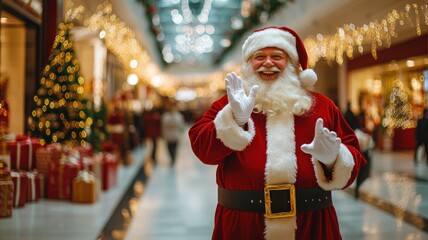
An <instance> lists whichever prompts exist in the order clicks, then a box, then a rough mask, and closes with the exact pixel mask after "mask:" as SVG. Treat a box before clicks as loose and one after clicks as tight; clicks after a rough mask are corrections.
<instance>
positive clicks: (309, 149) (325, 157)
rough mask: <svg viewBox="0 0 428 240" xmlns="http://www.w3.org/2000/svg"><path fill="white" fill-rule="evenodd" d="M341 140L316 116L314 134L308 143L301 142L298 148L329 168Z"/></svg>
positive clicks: (334, 158) (332, 163)
mask: <svg viewBox="0 0 428 240" xmlns="http://www.w3.org/2000/svg"><path fill="white" fill-rule="evenodd" d="M340 143H341V140H340V138H338V137H337V135H336V132H334V131H330V130H328V129H327V128H325V127H324V123H323V120H322V118H318V119H317V122H316V124H315V136H314V140H312V142H311V143H309V144H302V146H301V147H300V149H302V151H303V152H305V153H307V154H311V155H312V157H313V158H314V159H316V160H318V161H320V162H322V163H324V165H325V166H326V167H327V168H329V169H331V168H332V167H333V165H334V163H335V162H336V158H337V155H338V154H339V148H340Z"/></svg>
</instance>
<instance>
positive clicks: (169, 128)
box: [161, 103, 184, 165]
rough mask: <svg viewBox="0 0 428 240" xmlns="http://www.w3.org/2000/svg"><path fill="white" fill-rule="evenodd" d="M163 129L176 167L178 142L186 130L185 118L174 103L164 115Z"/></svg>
mask: <svg viewBox="0 0 428 240" xmlns="http://www.w3.org/2000/svg"><path fill="white" fill-rule="evenodd" d="M161 127H162V128H161V129H162V137H163V139H165V141H166V144H167V147H168V152H169V156H170V158H171V165H174V164H175V159H176V153H177V145H178V141H179V139H180V138H181V135H182V134H183V130H184V117H183V115H182V114H181V113H180V112H179V111H178V110H177V107H176V105H175V104H174V103H171V104H170V105H168V106H167V111H165V112H164V113H163V114H162V121H161Z"/></svg>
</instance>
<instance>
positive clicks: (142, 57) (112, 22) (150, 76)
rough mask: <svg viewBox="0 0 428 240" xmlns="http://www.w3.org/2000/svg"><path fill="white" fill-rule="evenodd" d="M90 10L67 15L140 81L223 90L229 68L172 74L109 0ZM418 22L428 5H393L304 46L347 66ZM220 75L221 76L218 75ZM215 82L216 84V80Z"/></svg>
mask: <svg viewBox="0 0 428 240" xmlns="http://www.w3.org/2000/svg"><path fill="white" fill-rule="evenodd" d="M83 11H85V9H84V7H83V6H77V7H74V8H71V9H70V10H69V11H68V12H67V14H66V19H68V20H77V21H80V22H82V23H83V25H84V26H87V27H88V28H89V29H91V30H93V31H95V32H98V33H99V34H100V38H103V39H104V42H105V45H106V48H107V49H108V50H109V51H111V52H112V53H114V54H115V55H116V56H117V57H118V59H119V60H120V62H121V63H122V64H123V66H129V63H130V62H131V61H133V60H134V61H135V60H136V61H137V62H138V66H144V67H138V68H135V69H132V71H133V72H135V73H136V74H137V75H138V77H139V79H140V80H141V81H140V83H143V84H148V85H151V86H153V87H154V88H156V89H157V90H158V92H159V93H160V94H163V95H165V96H171V95H173V94H174V92H175V91H176V89H177V86H182V85H186V86H187V87H189V88H191V87H198V89H199V91H198V96H204V95H207V94H209V93H212V92H213V91H215V90H216V89H215V88H222V87H224V86H222V82H223V76H224V75H225V74H226V72H225V70H220V71H219V72H216V73H211V74H204V75H198V76H180V77H177V76H171V75H168V74H165V73H162V72H161V70H160V69H159V68H158V67H157V65H156V64H154V62H153V61H152V59H151V58H150V56H149V55H148V53H147V51H146V50H145V49H144V48H143V47H142V46H141V45H140V44H139V42H138V40H137V39H136V36H135V33H134V31H133V30H132V29H130V28H129V27H128V26H127V25H126V24H125V23H124V22H123V21H122V20H121V19H120V18H119V17H117V16H116V14H114V13H113V9H112V5H111V3H109V2H108V1H105V2H104V3H102V4H100V5H99V6H98V8H97V11H96V12H95V13H93V14H92V15H91V16H90V17H89V18H88V19H82V17H81V14H79V13H82V12H83ZM409 24H410V25H411V26H414V28H415V31H416V34H417V35H418V36H420V35H421V34H422V26H423V25H428V4H426V3H412V4H407V5H405V6H404V8H403V9H394V10H392V11H390V12H389V13H387V14H386V16H385V17H384V18H382V19H378V20H374V21H372V22H369V23H367V24H364V25H362V26H355V25H354V24H352V23H350V24H346V25H344V26H342V27H339V28H338V30H337V32H336V33H334V34H331V35H323V34H321V33H320V34H317V35H315V36H314V37H312V36H311V37H308V38H305V39H304V44H305V47H306V49H307V51H308V52H309V53H310V54H309V59H308V64H309V66H311V67H313V66H315V65H316V63H317V62H318V61H319V60H320V59H326V60H327V61H328V62H336V63H338V64H342V63H343V61H344V57H349V58H353V57H354V56H355V55H356V52H358V53H360V54H361V53H363V51H364V46H366V45H367V44H368V45H370V46H371V53H372V55H373V57H374V58H376V57H377V49H378V48H379V47H389V46H390V45H391V42H392V39H393V38H394V37H397V35H398V33H397V32H398V31H397V30H398V28H399V27H402V26H405V25H409ZM237 66H238V64H236V65H235V64H231V66H229V67H227V68H226V67H225V68H224V69H227V70H228V71H229V70H231V69H232V70H236V71H239V67H237ZM219 76H220V77H219ZM213 83H215V84H213Z"/></svg>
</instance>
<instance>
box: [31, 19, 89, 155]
mask: <svg viewBox="0 0 428 240" xmlns="http://www.w3.org/2000/svg"><path fill="white" fill-rule="evenodd" d="M72 28H73V24H72V23H61V24H60V25H59V28H58V34H57V36H56V37H55V41H54V45H53V48H52V52H51V55H50V56H49V60H48V65H47V66H46V67H45V68H44V70H43V73H42V77H41V79H40V87H39V89H38V90H37V94H36V95H35V96H34V101H35V103H36V107H35V109H34V110H33V111H32V116H31V118H30V120H29V127H30V131H31V135H32V136H35V137H38V138H40V139H41V140H42V141H43V142H44V143H56V142H58V143H66V144H70V145H73V146H78V145H85V144H86V138H87V133H86V131H85V128H87V127H90V125H91V124H92V119H91V118H88V117H87V116H86V113H85V111H84V106H83V104H82V102H81V96H82V94H83V91H84V87H83V83H84V79H83V77H82V76H81V75H80V72H79V71H80V66H79V61H78V59H77V57H76V54H75V52H74V40H73V36H72V34H71V29H72Z"/></svg>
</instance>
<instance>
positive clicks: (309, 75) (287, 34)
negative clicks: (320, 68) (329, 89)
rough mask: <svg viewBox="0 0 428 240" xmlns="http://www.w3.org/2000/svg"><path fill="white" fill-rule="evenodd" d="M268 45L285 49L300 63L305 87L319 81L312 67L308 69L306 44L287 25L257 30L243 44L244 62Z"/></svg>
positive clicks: (301, 79)
mask: <svg viewBox="0 0 428 240" xmlns="http://www.w3.org/2000/svg"><path fill="white" fill-rule="evenodd" d="M266 47H276V48H280V49H282V50H284V51H285V52H286V53H287V54H288V56H289V57H290V59H291V61H293V62H294V63H296V64H300V66H301V68H302V71H301V72H300V74H299V79H300V83H301V85H302V86H303V87H312V86H314V85H315V83H316V81H317V75H316V73H315V72H314V71H313V70H312V69H308V54H307V53H306V49H305V45H303V42H302V40H301V39H300V37H299V36H298V35H297V33H296V32H295V31H293V30H291V29H290V28H287V27H275V26H270V27H265V28H261V29H257V30H255V31H254V32H253V33H252V34H251V35H250V36H249V37H248V38H247V40H245V42H244V45H242V58H243V60H244V62H246V61H248V59H249V58H250V57H251V55H253V53H254V52H256V51H257V50H260V49H262V48H266Z"/></svg>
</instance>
